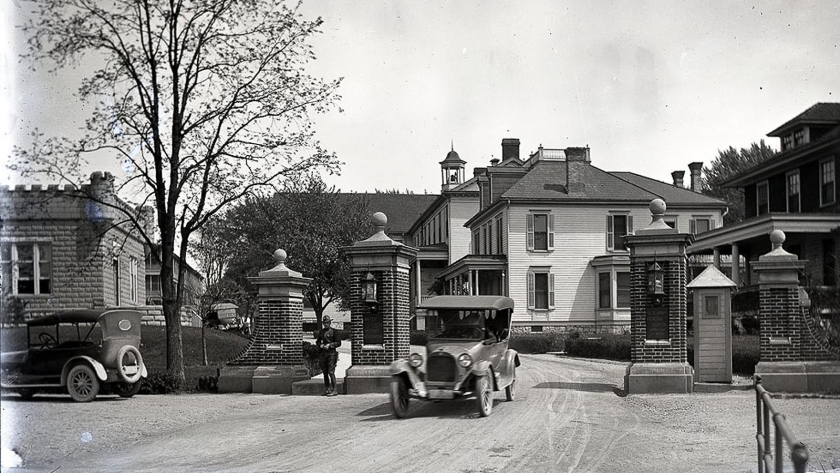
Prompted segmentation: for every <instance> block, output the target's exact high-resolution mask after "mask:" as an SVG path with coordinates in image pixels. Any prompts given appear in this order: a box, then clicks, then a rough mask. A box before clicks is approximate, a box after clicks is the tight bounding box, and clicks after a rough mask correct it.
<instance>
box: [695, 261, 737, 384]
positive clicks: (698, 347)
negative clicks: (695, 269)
mask: <svg viewBox="0 0 840 473" xmlns="http://www.w3.org/2000/svg"><path fill="white" fill-rule="evenodd" d="M687 287H688V289H690V290H692V291H693V292H694V380H695V381H696V382H716V383H731V382H732V303H731V301H732V288H733V287H736V285H735V283H734V282H732V280H731V279H729V278H728V277H726V275H724V274H723V273H721V272H720V270H718V269H717V268H715V267H714V266H709V267H708V268H706V269H705V270H704V271H703V272H702V273H700V275H699V276H697V277H696V278H695V279H694V280H693V281H691V282H690V283H689V284H688V286H687Z"/></svg>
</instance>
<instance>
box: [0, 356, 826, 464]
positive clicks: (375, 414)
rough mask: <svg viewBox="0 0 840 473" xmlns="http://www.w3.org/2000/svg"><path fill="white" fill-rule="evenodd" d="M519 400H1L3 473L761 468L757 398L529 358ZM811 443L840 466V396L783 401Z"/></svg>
mask: <svg viewBox="0 0 840 473" xmlns="http://www.w3.org/2000/svg"><path fill="white" fill-rule="evenodd" d="M522 362H523V365H522V366H521V367H520V368H519V370H518V371H517V376H518V381H517V386H518V392H517V399H516V400H515V401H514V402H505V401H504V394H503V393H497V395H496V404H495V406H494V410H493V413H492V414H491V415H490V417H487V418H481V417H479V416H478V415H477V409H476V406H475V402H474V400H472V399H462V400H456V401H444V402H437V403H421V402H416V401H412V403H413V404H412V408H411V413H410V416H409V418H407V419H402V420H396V419H394V418H393V416H392V415H391V411H390V407H389V405H388V397H387V395H383V394H370V395H354V396H338V397H332V398H325V397H305V396H270V395H253V394H250V395H249V394H226V395H213V394H188V395H178V396H137V397H135V398H133V399H120V398H113V397H101V398H98V399H97V400H96V401H94V402H92V403H88V404H77V403H73V402H71V401H70V399H69V397H67V396H36V397H35V398H34V399H33V400H31V401H28V402H24V401H21V400H19V398H17V397H16V396H15V395H8V396H4V397H2V399H0V408H1V409H2V442H3V446H4V448H10V449H12V450H13V451H14V452H16V453H17V454H18V455H19V456H20V458H21V459H22V461H23V465H22V466H20V467H10V466H9V465H10V462H11V459H13V455H11V454H10V453H9V451H8V450H4V454H3V463H4V468H3V471H10V472H12V471H60V472H67V471H71V472H73V471H80V472H81V471H84V472H91V471H102V472H106V471H107V472H111V471H133V472H144V471H165V472H170V471H202V472H208V471H209V472H213V471H225V472H291V471H350V472H355V471H365V472H376V471H382V472H418V471H420V472H425V471H428V472H450V471H451V472H463V473H467V472H508V471H523V472H532V471H534V472H555V471H556V472H566V471H581V472H588V471H592V472H611V471H615V472H623V473H627V472H649V471H681V472H683V473H685V472H694V471H697V472H719V471H734V472H748V471H755V470H756V465H755V456H756V447H755V438H754V435H755V404H754V403H755V396H754V394H753V392H752V391H728V392H724V393H717V394H691V395H634V396H624V395H623V393H622V391H621V387H623V374H624V364H621V363H612V362H599V361H590V360H578V359H569V358H557V357H554V356H551V355H523V356H522ZM777 405H778V407H779V408H780V409H781V410H782V412H784V413H785V414H786V415H787V418H788V420H789V423H790V425H791V427H792V428H793V431H794V433H795V434H796V435H797V436H798V437H799V438H800V440H802V441H804V442H805V443H806V444H807V445H808V447H809V449H810V450H811V459H812V462H811V467H810V469H809V470H810V471H820V472H822V471H824V470H825V471H830V470H832V469H834V468H840V427H838V423H837V419H839V418H840V399H836V398H835V399H779V400H778V401H777Z"/></svg>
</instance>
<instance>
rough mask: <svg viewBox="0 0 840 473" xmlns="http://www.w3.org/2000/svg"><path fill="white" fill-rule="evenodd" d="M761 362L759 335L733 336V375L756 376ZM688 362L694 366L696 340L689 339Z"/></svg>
mask: <svg viewBox="0 0 840 473" xmlns="http://www.w3.org/2000/svg"><path fill="white" fill-rule="evenodd" d="M758 361H759V337H758V336H757V335H734V334H733V335H732V373H733V374H740V375H744V376H752V375H753V374H755V365H756V364H758ZM688 362H689V363H691V365H692V366H694V339H693V338H689V339H688Z"/></svg>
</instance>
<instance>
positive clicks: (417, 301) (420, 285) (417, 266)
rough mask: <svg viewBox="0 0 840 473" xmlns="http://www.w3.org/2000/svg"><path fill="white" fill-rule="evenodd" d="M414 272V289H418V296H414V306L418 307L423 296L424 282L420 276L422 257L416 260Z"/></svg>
mask: <svg viewBox="0 0 840 473" xmlns="http://www.w3.org/2000/svg"><path fill="white" fill-rule="evenodd" d="M414 274H415V277H414V279H415V281H414V289H415V291H416V292H415V294H416V296H415V298H414V307H417V306H419V305H420V302H421V299H422V297H423V283H422V282H421V276H420V258H417V259H415V260H414Z"/></svg>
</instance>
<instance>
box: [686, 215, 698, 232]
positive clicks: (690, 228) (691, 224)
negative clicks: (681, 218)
mask: <svg viewBox="0 0 840 473" xmlns="http://www.w3.org/2000/svg"><path fill="white" fill-rule="evenodd" d="M696 228H697V221H696V220H694V219H693V218H692V219H691V220H689V221H688V233H691V234H694V233H697V232H696V231H695V229H696Z"/></svg>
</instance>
